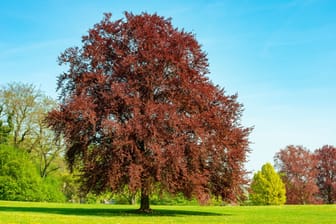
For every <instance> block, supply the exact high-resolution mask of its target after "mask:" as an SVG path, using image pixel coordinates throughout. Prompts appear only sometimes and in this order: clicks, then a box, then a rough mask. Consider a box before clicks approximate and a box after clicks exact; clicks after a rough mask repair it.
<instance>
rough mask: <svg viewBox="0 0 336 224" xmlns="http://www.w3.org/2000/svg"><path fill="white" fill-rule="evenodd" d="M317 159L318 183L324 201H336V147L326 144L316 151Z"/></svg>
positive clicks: (330, 202) (332, 202) (331, 202)
mask: <svg viewBox="0 0 336 224" xmlns="http://www.w3.org/2000/svg"><path fill="white" fill-rule="evenodd" d="M315 156H316V159H317V170H318V173H317V178H316V179H317V185H318V187H319V189H320V197H321V198H322V199H323V201H324V203H328V204H334V203H335V202H336V148H335V147H334V146H331V145H325V146H323V147H322V148H320V149H317V150H316V151H315Z"/></svg>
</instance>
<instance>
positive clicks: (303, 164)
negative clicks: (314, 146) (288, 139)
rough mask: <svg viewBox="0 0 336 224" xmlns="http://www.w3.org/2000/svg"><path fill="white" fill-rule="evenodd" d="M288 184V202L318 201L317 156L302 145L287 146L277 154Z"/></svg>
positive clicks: (276, 159)
mask: <svg viewBox="0 0 336 224" xmlns="http://www.w3.org/2000/svg"><path fill="white" fill-rule="evenodd" d="M275 164H276V167H277V168H278V170H279V172H280V175H281V176H282V179H283V181H284V183H285V185H286V197H287V204H311V203H317V199H316V195H317V194H318V187H317V185H316V182H315V180H316V174H317V170H316V164H317V161H316V157H315V156H314V154H312V153H311V152H309V151H308V150H307V149H305V148H304V147H302V146H293V145H290V146H287V147H286V148H285V149H282V150H280V152H278V153H277V154H276V155H275Z"/></svg>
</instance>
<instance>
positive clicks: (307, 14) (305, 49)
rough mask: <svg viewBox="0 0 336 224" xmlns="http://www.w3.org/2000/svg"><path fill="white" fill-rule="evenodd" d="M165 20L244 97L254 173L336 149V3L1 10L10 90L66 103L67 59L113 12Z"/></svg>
mask: <svg viewBox="0 0 336 224" xmlns="http://www.w3.org/2000/svg"><path fill="white" fill-rule="evenodd" d="M124 11H132V12H133V13H139V12H143V11H145V12H149V13H154V12H157V13H158V14H159V15H162V16H165V17H172V19H173V20H172V21H173V24H174V26H176V27H179V28H184V29H185V30H187V31H191V32H193V33H195V34H196V38H197V40H198V41H199V42H200V43H201V44H202V46H203V49H204V51H206V52H207V54H208V58H209V62H210V71H211V74H210V79H211V80H212V81H213V82H214V83H215V84H219V85H220V86H222V87H224V88H225V89H226V90H227V92H228V93H230V94H233V93H236V92H237V93H238V94H239V101H240V102H241V103H243V104H244V106H245V111H244V114H243V118H242V123H243V124H244V125H245V126H255V129H254V131H253V133H252V134H251V136H250V140H251V142H252V144H251V149H252V153H251V154H250V158H249V159H250V162H249V163H248V164H247V168H248V169H249V170H252V171H255V170H258V169H260V167H261V165H262V164H263V163H265V162H273V156H274V154H275V152H277V151H279V149H281V148H284V147H285V146H286V145H289V144H294V145H303V146H305V147H307V148H309V149H311V150H314V149H316V148H318V147H321V146H322V145H324V144H332V145H336V128H335V127H336V118H335V116H336V99H335V98H336V87H335V85H336V1H333V0H278V1H272V0H264V1H263V0H255V1H254V0H253V1H252V0H250V1H248V0H245V1H244V0H231V1H229V0H227V1H226V0H217V1H215V0H199V1H197V0H184V1H179V0H170V1H163V0H162V1H158V0H157V1H154V0H152V1H149V0H147V1H139V0H124V1H120V0H99V1H98V0H43V1H42V0H35V1H23V0H22V1H19V0H11V1H3V2H2V3H1V7H0V32H1V35H0V84H1V85H3V84H6V83H8V82H13V81H20V82H28V83H34V84H35V85H36V86H37V87H39V88H41V89H42V90H43V91H45V92H46V93H47V94H48V95H51V96H54V97H56V96H57V94H56V93H55V88H56V77H57V75H58V74H60V72H61V71H62V70H63V69H64V68H62V67H59V66H58V64H57V57H58V55H59V54H60V53H61V52H62V51H64V50H65V49H66V48H67V47H70V46H75V45H77V46H78V45H80V43H81V42H80V41H81V36H82V35H84V34H86V32H87V30H88V29H89V28H90V27H92V25H93V24H95V23H97V22H99V21H100V20H101V19H102V17H103V13H104V12H112V14H113V19H119V18H121V17H122V16H123V12H124Z"/></svg>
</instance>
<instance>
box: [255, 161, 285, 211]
mask: <svg viewBox="0 0 336 224" xmlns="http://www.w3.org/2000/svg"><path fill="white" fill-rule="evenodd" d="M250 198H251V201H252V203H253V204H256V205H282V204H284V203H285V202H286V188H285V185H284V183H283V182H282V180H281V178H280V175H279V174H278V173H276V172H275V170H274V168H273V166H272V165H271V164H270V163H266V164H265V165H263V166H262V168H261V171H258V172H257V173H256V174H254V177H253V180H252V183H251V195H250Z"/></svg>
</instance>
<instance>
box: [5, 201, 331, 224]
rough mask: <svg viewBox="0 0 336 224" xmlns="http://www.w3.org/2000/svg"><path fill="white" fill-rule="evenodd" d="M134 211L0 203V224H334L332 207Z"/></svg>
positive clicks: (116, 207)
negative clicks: (140, 212)
mask: <svg viewBox="0 0 336 224" xmlns="http://www.w3.org/2000/svg"><path fill="white" fill-rule="evenodd" d="M137 207H138V206H120V205H82V204H56V203H30V202H7V201H0V223H6V224H10V223H21V224H25V223H34V224H53V223H64V224H72V223H90V224H91V223H93V224H102V223H115V224H117V223H120V224H123V223H127V224H131V223H148V224H149V223H159V224H165V223H170V224H173V223H202V224H209V223H216V224H219V223H249V224H253V223H258V224H260V223H272V224H276V223H293V224H301V223H304V224H308V223H328V224H331V223H336V205H320V206H313V205H306V206H267V207H266V206H258V207H254V206H250V207H240V206H235V207H232V206H227V207H212V206H152V208H153V209H154V212H153V213H152V214H148V215H144V214H138V213H136V212H135V211H136V209H137Z"/></svg>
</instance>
